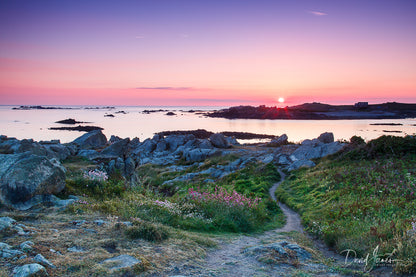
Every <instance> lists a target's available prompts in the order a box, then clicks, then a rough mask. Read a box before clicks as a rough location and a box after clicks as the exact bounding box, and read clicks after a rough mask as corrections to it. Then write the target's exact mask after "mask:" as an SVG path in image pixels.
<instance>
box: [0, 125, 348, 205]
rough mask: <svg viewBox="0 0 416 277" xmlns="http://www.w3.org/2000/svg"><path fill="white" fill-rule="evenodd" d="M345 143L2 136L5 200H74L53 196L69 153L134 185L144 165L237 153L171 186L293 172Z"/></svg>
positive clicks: (324, 138) (0, 176)
mask: <svg viewBox="0 0 416 277" xmlns="http://www.w3.org/2000/svg"><path fill="white" fill-rule="evenodd" d="M197 131H200V130H197ZM343 147H344V144H343V143H340V142H338V141H334V135H333V134H332V133H328V132H327V133H323V134H321V135H320V136H319V137H318V138H315V139H312V140H309V139H307V140H304V141H303V142H302V143H300V144H293V143H289V142H288V137H287V135H286V134H282V135H281V136H279V137H274V138H272V139H271V142H269V143H264V144H256V145H245V146H240V144H239V143H238V142H237V140H236V139H235V137H232V136H226V135H225V134H222V133H217V134H210V136H209V137H207V138H197V137H196V136H195V135H194V134H192V133H188V134H171V135H170V134H169V135H163V134H156V135H155V136H154V137H153V138H148V139H146V140H144V141H143V142H141V141H140V140H139V139H138V138H133V139H130V138H125V139H122V138H118V137H114V136H112V137H111V138H110V140H107V138H106V136H105V135H104V134H103V133H102V132H101V131H100V130H96V131H91V132H89V133H86V134H84V135H82V136H81V137H79V138H77V139H75V140H74V141H73V142H71V143H65V144H61V143H60V141H59V140H52V141H40V142H36V141H33V139H23V140H18V139H15V138H8V137H7V136H0V203H1V204H3V205H5V206H7V207H9V208H13V209H19V210H26V209H29V208H31V207H33V206H35V205H38V204H41V203H48V204H52V205H55V204H54V203H59V206H64V205H65V204H66V203H69V202H70V201H69V200H68V201H67V200H65V201H64V200H60V199H57V197H55V196H53V194H56V193H59V192H60V191H62V190H63V189H64V188H65V168H64V167H63V166H62V165H61V163H60V161H63V160H65V159H66V158H68V157H76V156H77V157H82V158H84V159H88V160H91V161H93V162H94V163H96V164H97V167H98V168H100V169H101V170H104V171H106V172H107V173H108V174H112V173H114V172H118V173H120V174H121V175H122V177H123V178H124V179H125V180H126V181H127V182H128V183H129V184H130V185H135V184H137V183H139V181H138V180H139V179H140V176H137V174H138V173H137V171H136V168H137V167H139V166H141V165H144V164H155V165H160V166H171V168H172V170H173V171H175V168H180V166H179V167H178V163H181V162H182V163H183V162H185V163H186V164H188V165H191V164H194V165H196V166H198V165H199V164H200V163H201V162H203V161H204V160H205V159H207V158H210V157H214V156H224V155H229V154H234V155H236V156H238V159H237V160H235V161H232V162H230V163H229V164H224V165H218V166H216V167H215V168H214V167H213V168H208V169H204V170H201V171H199V172H195V173H192V174H185V175H181V176H177V177H175V178H174V179H172V180H167V181H166V182H165V183H164V184H166V185H170V184H173V183H174V182H178V181H183V180H189V181H190V180H192V179H193V178H195V177H196V176H200V175H203V174H205V175H207V174H208V175H209V178H208V179H207V180H206V181H207V182H211V181H213V179H218V178H222V177H225V176H227V175H229V174H231V173H233V172H236V171H238V170H241V169H243V168H245V167H246V166H247V165H248V164H254V163H271V162H272V163H275V164H276V165H279V166H280V167H281V168H282V169H286V170H288V171H292V170H296V169H298V168H301V167H312V166H315V163H314V161H313V160H314V159H319V158H322V157H324V156H327V155H331V154H334V153H336V152H338V151H339V150H341V149H342V148H343ZM210 178H213V179H210Z"/></svg>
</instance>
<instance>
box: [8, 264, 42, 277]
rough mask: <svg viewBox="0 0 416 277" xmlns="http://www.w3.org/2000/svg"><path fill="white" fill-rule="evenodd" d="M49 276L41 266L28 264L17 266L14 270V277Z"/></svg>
mask: <svg viewBox="0 0 416 277" xmlns="http://www.w3.org/2000/svg"><path fill="white" fill-rule="evenodd" d="M34 276H38V277H40V276H48V273H47V272H46V269H45V268H44V267H43V266H41V265H40V264H36V263H33V264H26V265H22V266H17V267H15V268H14V270H13V277H34Z"/></svg>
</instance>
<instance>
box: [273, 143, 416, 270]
mask: <svg viewBox="0 0 416 277" xmlns="http://www.w3.org/2000/svg"><path fill="white" fill-rule="evenodd" d="M352 142H355V143H352V144H350V146H349V148H348V149H346V150H345V151H344V152H341V153H338V154H336V155H335V156H332V157H330V158H326V159H324V160H322V161H321V162H320V163H319V164H318V165H317V166H316V167H315V168H311V169H307V170H305V169H304V170H300V171H298V172H296V173H294V174H292V175H291V176H290V177H289V178H288V180H287V181H285V182H284V184H283V185H282V186H281V187H280V188H279V189H278V190H277V192H276V195H277V196H278V198H280V200H281V201H284V202H286V203H287V204H288V205H289V206H291V207H292V208H293V209H295V210H296V211H298V212H299V213H300V214H301V217H302V221H303V223H304V225H305V226H306V228H307V230H308V231H309V232H311V233H312V234H315V235H317V236H318V237H321V238H322V239H324V241H325V242H326V243H327V244H328V245H330V246H333V247H335V248H336V249H337V250H338V252H340V253H342V252H343V251H344V253H346V252H345V251H347V250H354V251H355V253H356V254H357V257H365V256H366V255H367V254H368V253H370V255H372V254H373V253H374V249H377V250H378V251H379V252H378V254H377V255H378V257H379V258H391V260H392V262H390V266H394V267H395V270H397V271H398V272H401V273H415V272H416V259H415V257H416V250H415V249H416V248H415V246H416V232H415V222H416V213H415V210H416V201H415V199H416V168H415V166H414V165H415V163H416V151H415V149H416V147H415V145H416V139H415V138H414V137H410V136H409V137H404V138H398V137H387V136H383V137H380V138H379V139H376V140H372V141H369V142H368V143H364V142H363V141H361V140H359V139H357V138H354V139H353V140H352ZM371 266H378V264H377V261H376V260H375V259H373V260H372V261H371V263H370V267H371Z"/></svg>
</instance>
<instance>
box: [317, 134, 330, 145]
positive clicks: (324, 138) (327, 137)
mask: <svg viewBox="0 0 416 277" xmlns="http://www.w3.org/2000/svg"><path fill="white" fill-rule="evenodd" d="M318 140H319V141H320V142H323V143H331V142H334V134H333V133H330V132H325V133H322V134H321V135H320V136H319V137H318Z"/></svg>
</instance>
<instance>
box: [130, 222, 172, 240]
mask: <svg viewBox="0 0 416 277" xmlns="http://www.w3.org/2000/svg"><path fill="white" fill-rule="evenodd" d="M125 234H126V235H127V236H128V237H129V238H130V239H145V240H147V241H153V242H161V241H164V240H166V239H168V237H169V232H168V230H167V229H166V228H165V227H163V226H157V225H155V224H151V223H144V222H141V223H140V224H138V225H134V226H131V227H128V228H127V229H126V231H125Z"/></svg>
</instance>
